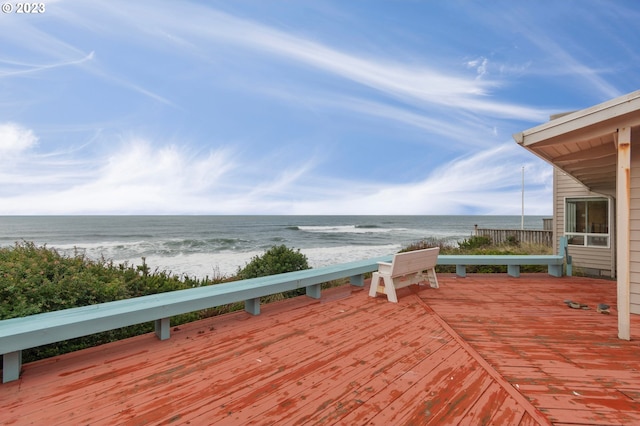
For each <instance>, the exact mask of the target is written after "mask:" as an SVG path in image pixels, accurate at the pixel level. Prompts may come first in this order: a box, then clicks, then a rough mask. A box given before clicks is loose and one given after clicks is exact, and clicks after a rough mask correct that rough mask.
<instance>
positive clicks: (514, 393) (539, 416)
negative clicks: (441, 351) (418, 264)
mask: <svg viewBox="0 0 640 426" xmlns="http://www.w3.org/2000/svg"><path fill="white" fill-rule="evenodd" d="M411 292H412V295H413V296H414V297H415V298H416V299H418V303H419V305H420V306H422V307H423V308H424V309H425V311H427V312H429V313H430V314H431V315H433V316H434V318H435V320H436V321H437V322H438V323H439V324H440V325H441V326H442V327H443V328H444V329H445V330H446V331H447V332H448V333H449V334H450V335H451V337H453V339H454V340H456V341H457V342H458V344H460V346H461V347H462V348H463V349H464V350H465V351H467V352H468V353H469V355H471V357H472V358H473V359H474V360H476V361H477V362H478V363H479V364H480V366H481V367H482V368H484V369H485V370H486V371H487V373H488V374H489V375H490V376H491V377H492V378H493V379H494V380H495V381H496V382H497V383H498V384H499V385H500V386H502V388H503V389H505V391H506V392H507V393H508V394H509V396H511V397H512V398H513V399H515V400H516V401H517V402H518V403H519V404H522V406H523V407H524V409H525V410H526V411H527V413H529V415H530V416H531V417H532V418H533V419H534V420H535V421H537V422H538V423H539V424H541V425H549V426H551V425H552V423H551V421H550V420H549V419H548V418H547V417H546V416H545V415H544V414H543V413H542V412H541V411H540V410H538V408H536V407H535V406H534V405H533V404H531V401H529V400H528V399H527V398H526V397H525V396H524V395H523V394H521V393H520V392H519V391H518V390H516V389H515V388H514V387H513V386H512V385H511V383H509V382H508V381H507V380H506V379H505V378H504V377H502V375H501V374H500V373H499V372H498V371H497V370H496V369H495V368H493V367H492V366H491V364H489V363H488V362H487V361H486V360H485V359H484V358H483V357H482V356H481V355H480V354H479V353H478V352H477V351H476V350H475V349H474V348H473V347H472V346H471V345H470V344H469V343H467V342H466V341H465V340H464V339H463V338H462V337H460V335H459V334H458V333H457V332H456V331H455V330H454V329H453V328H452V327H451V326H450V325H449V323H447V322H446V321H445V320H444V319H443V318H442V317H440V315H438V314H437V313H436V312H435V311H434V310H433V309H432V308H431V307H430V306H429V304H428V303H427V302H425V301H424V300H423V299H422V298H421V297H420V295H419V293H418V291H416V289H414V288H411Z"/></svg>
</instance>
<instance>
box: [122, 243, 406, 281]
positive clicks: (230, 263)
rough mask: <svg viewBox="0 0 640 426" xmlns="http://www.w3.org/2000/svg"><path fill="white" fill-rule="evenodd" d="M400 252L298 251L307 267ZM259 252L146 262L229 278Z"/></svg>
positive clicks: (391, 247)
mask: <svg viewBox="0 0 640 426" xmlns="http://www.w3.org/2000/svg"><path fill="white" fill-rule="evenodd" d="M398 250H400V245H397V244H388V245H383V246H342V247H331V248H307V249H301V250H300V252H301V253H302V254H304V255H305V256H307V259H308V262H309V266H311V267H312V268H320V267H323V266H328V265H333V264H337V263H346V262H351V261H356V260H362V259H369V258H373V257H379V256H386V255H389V254H393V253H396V252H397V251H398ZM263 253H264V252H262V251H250V252H243V253H238V252H226V253H190V254H178V255H174V256H161V255H149V256H146V257H145V262H146V263H147V265H148V266H149V267H150V268H151V270H152V271H155V270H158V271H166V272H169V273H171V274H175V275H186V276H189V277H194V278H200V279H202V278H205V277H207V276H208V277H210V278H211V277H217V276H231V275H234V274H235V273H236V272H237V271H238V268H242V267H244V266H245V265H246V264H247V263H248V262H249V261H250V260H251V259H252V258H253V257H254V256H260V255H261V254H263ZM113 260H114V262H115V263H124V262H127V263H128V264H130V265H136V266H137V265H141V264H142V259H141V258H140V257H137V258H122V259H113Z"/></svg>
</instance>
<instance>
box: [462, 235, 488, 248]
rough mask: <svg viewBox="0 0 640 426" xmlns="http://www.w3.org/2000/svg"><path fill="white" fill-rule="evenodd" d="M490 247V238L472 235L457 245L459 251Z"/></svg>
mask: <svg viewBox="0 0 640 426" xmlns="http://www.w3.org/2000/svg"><path fill="white" fill-rule="evenodd" d="M490 245H491V238H489V237H485V236H482V235H473V236H471V237H469V239H468V240H467V239H464V240H462V241H460V242H459V243H458V247H459V248H461V249H477V248H482V247H488V246H490Z"/></svg>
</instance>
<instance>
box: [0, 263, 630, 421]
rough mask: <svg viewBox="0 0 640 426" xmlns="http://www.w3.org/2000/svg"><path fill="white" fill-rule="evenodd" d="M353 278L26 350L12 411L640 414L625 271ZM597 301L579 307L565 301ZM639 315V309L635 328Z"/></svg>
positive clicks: (3, 410)
mask: <svg viewBox="0 0 640 426" xmlns="http://www.w3.org/2000/svg"><path fill="white" fill-rule="evenodd" d="M439 281H440V288H439V289H430V288H425V287H420V288H418V287H416V286H414V287H412V288H408V289H403V290H401V291H400V292H399V295H398V296H399V303H398V304H393V303H388V302H387V301H386V300H385V299H384V298H383V297H381V296H378V298H376V299H373V298H369V297H368V296H367V288H366V286H365V289H362V288H357V287H351V286H345V287H340V288H336V289H332V290H328V291H325V292H323V296H322V299H321V300H313V299H309V298H306V297H304V296H303V297H300V298H296V299H291V300H287V301H284V302H279V303H275V304H271V305H263V307H262V313H261V314H260V315H259V316H255V317H254V316H251V315H249V314H247V313H245V312H238V313H234V314H230V315H224V316H221V317H215V318H209V319H206V320H202V321H198V322H195V323H191V324H187V325H183V326H180V327H177V328H174V329H173V330H172V337H171V339H169V340H166V341H159V340H157V339H156V338H155V336H154V335H153V334H149V335H145V336H139V337H135V338H131V339H127V340H123V341H120V342H115V343H111V344H108V345H103V346H100V347H96V348H91V349H87V350H83V351H78V352H74V353H71V354H67V355H63V356H59V357H56V358H52V359H48V360H43V361H39V362H35V363H31V364H26V365H25V366H24V369H23V374H22V376H21V378H20V380H18V381H16V382H11V383H6V384H3V385H0V421H1V422H2V423H3V424H47V425H55V424H92V425H95V424H158V423H163V424H167V423H174V424H188V423H190V424H194V425H196V424H197V425H200V424H222V425H225V424H229V425H237V424H349V425H353V424H381V425H382V424H384V425H388V424H461V425H468V424H474V425H475V424H498V425H502V424H509V425H517V424H521V425H526V424H549V423H554V424H559V425H563V424H575V423H579V424H594V425H595V424H598V425H602V424H640V371H638V369H639V368H640V367H639V366H640V362H639V361H640V351H639V349H640V344H639V343H638V341H631V342H626V341H621V340H618V339H617V317H616V312H615V309H612V312H611V315H603V314H600V313H597V312H596V310H595V306H596V305H597V304H598V303H601V302H602V303H607V304H609V305H611V306H612V307H615V297H616V288H615V282H611V281H605V280H594V279H588V278H579V277H565V278H553V277H549V276H548V275H547V274H523V275H522V276H521V277H520V278H511V277H508V276H507V275H506V274H490V275H481V274H478V275H469V276H468V277H467V278H456V277H455V276H452V275H440V276H439ZM565 299H571V300H575V301H579V302H581V303H585V304H588V305H589V306H590V307H591V308H592V309H590V310H573V309H569V308H568V307H567V306H566V305H565V304H564V303H563V301H564V300H565ZM639 332H640V317H636V316H633V317H632V336H633V335H638V333H639Z"/></svg>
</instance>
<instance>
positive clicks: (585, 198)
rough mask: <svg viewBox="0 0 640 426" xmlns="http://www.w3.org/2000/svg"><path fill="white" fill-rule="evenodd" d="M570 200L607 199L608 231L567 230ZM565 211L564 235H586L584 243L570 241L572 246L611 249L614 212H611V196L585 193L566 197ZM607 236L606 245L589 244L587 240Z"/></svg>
mask: <svg viewBox="0 0 640 426" xmlns="http://www.w3.org/2000/svg"><path fill="white" fill-rule="evenodd" d="M569 200H584V201H589V200H606V201H607V233H606V234H602V233H600V234H596V233H591V232H567V219H568V209H567V201H569ZM563 211H564V219H563V224H564V226H563V228H564V229H563V232H564V235H566V236H568V237H570V236H572V235H577V236H582V237H584V244H571V243H569V245H570V246H572V247H585V248H590V249H610V248H611V238H612V234H611V219H612V218H611V216H612V212H611V198H610V197H605V196H602V195H600V196H598V195H585V196H576V197H564V206H563ZM605 235H606V237H607V244H606V245H602V246H597V245H588V244H587V242H588V241H589V237H602V236H605Z"/></svg>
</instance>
